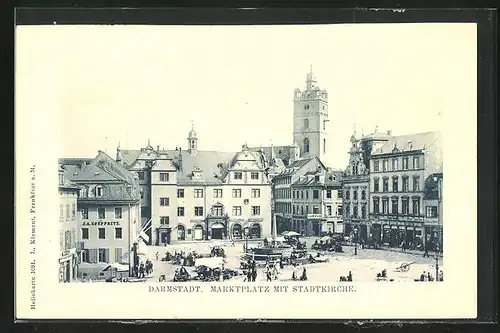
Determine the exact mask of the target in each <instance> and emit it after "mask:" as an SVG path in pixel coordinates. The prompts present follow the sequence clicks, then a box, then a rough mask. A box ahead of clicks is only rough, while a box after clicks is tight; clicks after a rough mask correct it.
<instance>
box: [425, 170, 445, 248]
mask: <svg viewBox="0 0 500 333" xmlns="http://www.w3.org/2000/svg"><path fill="white" fill-rule="evenodd" d="M442 187H443V172H442V170H438V172H436V173H435V174H431V175H429V177H427V179H426V181H425V188H424V211H425V216H424V229H425V232H424V234H425V242H426V246H427V248H428V249H431V250H438V251H442V249H443V194H442V193H443V190H442Z"/></svg>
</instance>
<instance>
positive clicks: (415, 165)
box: [413, 156, 420, 169]
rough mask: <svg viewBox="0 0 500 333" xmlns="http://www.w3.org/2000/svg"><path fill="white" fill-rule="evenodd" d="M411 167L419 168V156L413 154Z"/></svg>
mask: <svg viewBox="0 0 500 333" xmlns="http://www.w3.org/2000/svg"><path fill="white" fill-rule="evenodd" d="M413 169H420V156H413Z"/></svg>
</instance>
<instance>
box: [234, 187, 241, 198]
mask: <svg viewBox="0 0 500 333" xmlns="http://www.w3.org/2000/svg"><path fill="white" fill-rule="evenodd" d="M233 198H241V189H240V188H236V189H233Z"/></svg>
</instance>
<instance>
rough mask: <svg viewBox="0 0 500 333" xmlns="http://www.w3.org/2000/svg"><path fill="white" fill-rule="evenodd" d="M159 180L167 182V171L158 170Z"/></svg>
mask: <svg viewBox="0 0 500 333" xmlns="http://www.w3.org/2000/svg"><path fill="white" fill-rule="evenodd" d="M160 181H161V182H168V173H167V172H160Z"/></svg>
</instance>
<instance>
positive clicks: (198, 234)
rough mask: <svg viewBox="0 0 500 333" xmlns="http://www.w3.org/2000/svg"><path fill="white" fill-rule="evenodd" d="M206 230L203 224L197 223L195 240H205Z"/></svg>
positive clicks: (194, 231) (194, 234) (194, 233)
mask: <svg viewBox="0 0 500 333" xmlns="http://www.w3.org/2000/svg"><path fill="white" fill-rule="evenodd" d="M204 234H205V232H204V230H203V226H202V225H201V224H198V225H196V226H195V227H194V228H193V240H203V236H204Z"/></svg>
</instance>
